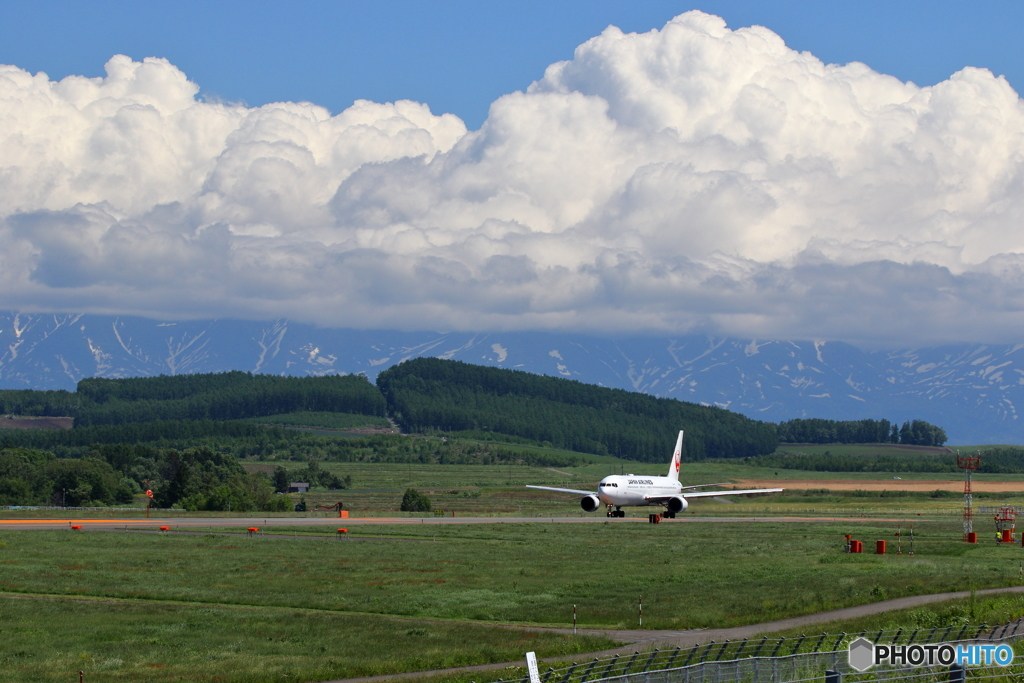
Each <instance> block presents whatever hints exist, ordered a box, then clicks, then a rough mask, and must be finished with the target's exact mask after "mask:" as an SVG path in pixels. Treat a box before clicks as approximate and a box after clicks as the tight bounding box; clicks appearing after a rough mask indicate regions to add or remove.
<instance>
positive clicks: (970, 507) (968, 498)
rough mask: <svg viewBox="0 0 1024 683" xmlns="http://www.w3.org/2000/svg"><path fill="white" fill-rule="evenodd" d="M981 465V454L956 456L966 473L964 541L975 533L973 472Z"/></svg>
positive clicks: (958, 454)
mask: <svg viewBox="0 0 1024 683" xmlns="http://www.w3.org/2000/svg"><path fill="white" fill-rule="evenodd" d="M979 465H981V452H980V451H979V452H978V455H977V456H971V455H968V456H961V455H960V453H959V452H957V454H956V466H957V467H959V468H960V469H962V470H963V471H964V541H966V540H967V538H968V536H967V535H968V534H970V533H972V532H973V531H974V499H973V496H972V495H971V472H973V471H974V470H976V469H978V466H979Z"/></svg>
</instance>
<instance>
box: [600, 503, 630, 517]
mask: <svg viewBox="0 0 1024 683" xmlns="http://www.w3.org/2000/svg"><path fill="white" fill-rule="evenodd" d="M605 516H606V517H625V516H626V511H625V510H623V509H622V508H621V507H616V508H615V509H614V510H612V506H611V505H609V506H608V512H607V513H606V514H605Z"/></svg>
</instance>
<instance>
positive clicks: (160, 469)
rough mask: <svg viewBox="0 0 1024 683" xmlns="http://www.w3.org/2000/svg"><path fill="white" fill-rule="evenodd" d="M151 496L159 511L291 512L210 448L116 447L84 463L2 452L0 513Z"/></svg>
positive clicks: (254, 477) (259, 478)
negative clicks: (4, 507)
mask: <svg viewBox="0 0 1024 683" xmlns="http://www.w3.org/2000/svg"><path fill="white" fill-rule="evenodd" d="M146 490H151V491H152V492H153V502H154V504H155V505H156V506H157V507H165V508H169V507H180V508H183V509H186V510H237V511H254V510H268V511H269V510H279V511H280V510H288V509H290V508H291V501H290V499H288V497H287V496H274V490H273V488H272V486H271V484H270V481H269V479H268V477H266V476H265V475H262V474H258V473H247V472H246V471H245V470H244V469H243V468H242V466H241V464H240V463H239V461H238V460H237V459H235V458H232V457H226V456H224V454H221V453H217V452H216V451H212V450H210V449H207V448H194V449H187V450H184V451H178V450H175V449H155V448H150V447H145V446H137V445H136V446H130V445H127V444H117V445H110V446H101V447H97V448H95V449H93V450H92V451H90V453H89V454H88V455H87V456H85V457H82V458H75V459H61V458H56V457H54V455H53V454H52V453H49V452H47V451H38V450H32V449H23V448H4V449H2V450H0V505H51V506H66V507H97V506H110V505H120V504H126V503H131V502H132V501H133V500H135V498H136V497H137V496H141V494H143V493H144V491H146Z"/></svg>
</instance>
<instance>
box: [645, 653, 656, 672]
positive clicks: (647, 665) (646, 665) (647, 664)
mask: <svg viewBox="0 0 1024 683" xmlns="http://www.w3.org/2000/svg"><path fill="white" fill-rule="evenodd" d="M657 656H658V648H654V652H652V653H651V656H650V658H649V659H648V660H647V663H646V664H644V671H647V672H649V671H650V670H651V662H653V661H654V658H655V657H657Z"/></svg>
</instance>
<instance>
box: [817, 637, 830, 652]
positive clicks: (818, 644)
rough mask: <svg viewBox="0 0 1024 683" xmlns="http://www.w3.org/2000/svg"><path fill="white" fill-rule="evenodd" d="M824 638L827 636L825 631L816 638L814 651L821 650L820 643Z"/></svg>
mask: <svg viewBox="0 0 1024 683" xmlns="http://www.w3.org/2000/svg"><path fill="white" fill-rule="evenodd" d="M826 638H828V634H827V633H822V634H821V638H818V642H817V643H815V644H814V651H815V652H821V644H822V643H824V642H825V639H826Z"/></svg>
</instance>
